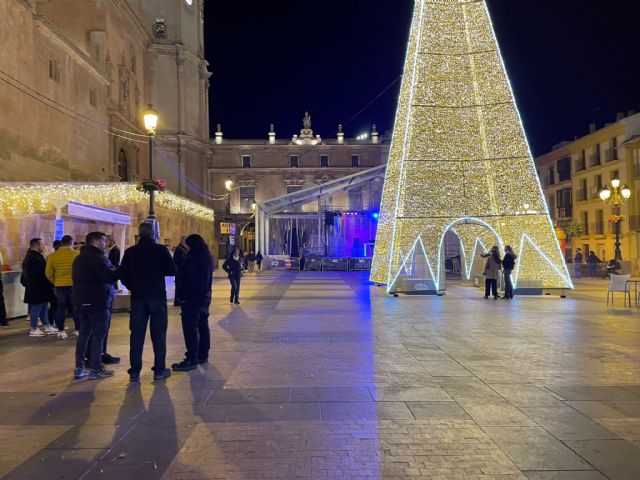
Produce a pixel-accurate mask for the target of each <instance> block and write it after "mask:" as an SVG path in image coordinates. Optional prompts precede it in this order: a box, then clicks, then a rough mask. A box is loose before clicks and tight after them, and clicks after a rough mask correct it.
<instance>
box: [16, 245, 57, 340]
mask: <svg viewBox="0 0 640 480" xmlns="http://www.w3.org/2000/svg"><path fill="white" fill-rule="evenodd" d="M43 252H44V243H43V242H42V240H41V239H40V238H33V239H31V241H30V242H29V250H27V254H26V255H25V257H24V260H23V261H22V275H21V277H20V283H22V285H23V286H24V287H25V290H24V303H26V304H28V305H29V319H30V321H31V331H30V332H29V336H31V337H42V336H44V335H47V334H49V335H53V334H57V333H58V329H57V328H54V327H52V326H51V325H50V324H49V316H48V310H49V302H50V301H51V299H52V298H53V285H51V283H50V282H49V280H48V279H47V276H46V275H45V267H46V266H47V261H46V260H45V258H44V256H43V255H42V253H43ZM38 320H40V321H41V322H42V325H43V326H44V332H43V331H42V330H40V329H38Z"/></svg>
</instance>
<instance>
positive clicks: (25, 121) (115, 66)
mask: <svg viewBox="0 0 640 480" xmlns="http://www.w3.org/2000/svg"><path fill="white" fill-rule="evenodd" d="M203 7H204V1H203V0H183V1H177V0H155V1H153V2H149V1H142V0H108V1H104V0H7V1H4V2H2V3H1V4H0V41H2V45H3V49H2V50H1V51H0V99H1V100H0V102H1V104H2V112H3V115H2V116H1V117H0V162H1V163H2V169H1V173H0V181H55V180H68V181H135V180H139V179H142V178H144V177H146V176H148V148H147V145H146V139H145V138H144V135H145V134H146V132H145V130H144V127H143V121H142V116H143V112H144V110H145V109H146V108H147V105H148V104H153V108H154V109H155V110H157V111H158V113H159V124H158V129H157V140H156V146H157V150H156V152H154V175H155V176H158V177H163V178H166V179H167V181H168V188H169V189H170V190H172V191H174V192H176V193H179V194H182V195H185V196H189V197H191V198H194V199H196V200H197V199H199V198H201V193H202V191H204V190H206V188H207V185H206V179H207V176H206V166H207V159H208V156H209V155H210V153H209V152H210V150H209V148H208V145H209V122H208V88H209V80H208V78H209V73H208V70H207V62H206V60H205V59H204V47H203V45H204V41H203V30H204V27H203Z"/></svg>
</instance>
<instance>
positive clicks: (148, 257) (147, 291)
mask: <svg viewBox="0 0 640 480" xmlns="http://www.w3.org/2000/svg"><path fill="white" fill-rule="evenodd" d="M138 233H139V235H140V240H138V244H137V245H134V246H132V247H129V248H127V250H126V251H125V252H124V256H123V257H122V264H121V267H120V271H121V277H120V278H121V280H122V283H123V284H124V286H125V287H127V288H128V289H129V290H130V291H131V318H130V321H129V328H130V329H131V344H130V345H131V350H130V353H129V358H130V361H131V368H130V369H129V379H130V380H131V381H132V382H138V381H140V371H141V370H142V351H143V348H144V338H145V336H146V334H147V323H149V329H150V330H151V341H152V342H153V353H154V356H155V361H154V365H153V369H152V370H153V372H154V375H153V378H154V379H155V380H162V379H164V378H167V377H169V376H170V375H171V370H169V369H168V368H166V366H165V360H166V356H167V325H168V316H167V290H166V287H165V277H171V276H175V274H176V266H175V264H174V263H173V259H172V258H171V254H170V253H169V250H167V248H166V247H165V246H164V245H158V244H157V243H156V241H155V239H154V233H153V226H152V225H151V224H149V223H142V224H140V227H139V228H138Z"/></svg>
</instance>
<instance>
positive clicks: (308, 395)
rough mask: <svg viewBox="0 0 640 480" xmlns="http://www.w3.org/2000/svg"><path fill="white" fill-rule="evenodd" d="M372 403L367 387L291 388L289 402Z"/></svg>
mask: <svg viewBox="0 0 640 480" xmlns="http://www.w3.org/2000/svg"><path fill="white" fill-rule="evenodd" d="M367 401H373V398H372V397H371V392H370V391H369V389H368V388H367V387H293V388H292V389H291V402H367Z"/></svg>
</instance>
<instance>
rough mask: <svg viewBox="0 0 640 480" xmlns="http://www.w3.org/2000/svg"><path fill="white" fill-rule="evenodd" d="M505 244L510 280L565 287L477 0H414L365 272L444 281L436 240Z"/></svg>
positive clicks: (434, 283) (429, 283)
mask: <svg viewBox="0 0 640 480" xmlns="http://www.w3.org/2000/svg"><path fill="white" fill-rule="evenodd" d="M447 231H451V232H453V233H455V234H456V235H458V237H459V238H460V240H461V246H462V248H461V253H462V256H463V257H464V259H463V261H462V262H461V263H462V264H463V267H462V270H463V272H464V274H465V275H466V276H467V277H468V276H469V275H470V274H471V270H472V268H473V264H474V263H476V264H477V263H478V258H477V257H478V255H477V253H478V252H480V251H484V250H486V249H488V248H490V247H491V246H492V245H499V246H500V247H501V248H502V247H504V245H507V244H510V245H511V246H512V247H513V249H514V250H515V251H516V253H517V254H518V261H517V263H516V268H515V270H514V273H513V279H514V281H515V283H516V287H520V288H527V287H529V288H572V283H571V279H570V277H569V273H568V271H567V268H566V265H565V263H564V259H563V257H562V254H561V252H560V247H559V244H558V241H557V238H556V236H555V232H554V229H553V226H552V223H551V220H550V218H549V213H548V210H547V207H546V205H545V202H544V198H543V194H542V189H541V188H540V183H539V182H538V177H537V175H536V170H535V166H534V163H533V159H532V157H531V153H530V150H529V145H528V143H527V139H526V137H525V134H524V129H523V126H522V121H521V119H520V116H519V113H518V110H517V107H516V104H515V100H514V97H513V93H512V91H511V87H510V85H509V80H508V78H507V74H506V71H505V68H504V64H503V62H502V57H501V56H500V51H499V48H498V44H497V41H496V38H495V35H494V32H493V28H492V25H491V19H490V17H489V12H488V10H487V7H486V4H485V2H484V1H478V0H429V1H426V0H416V3H415V10H414V16H413V23H412V26H411V33H410V38H409V47H408V52H407V59H406V64H405V68H404V78H403V81H402V87H401V91H400V99H399V104H398V110H397V114H396V123H395V128H394V132H393V141H392V145H391V151H390V155H389V162H388V166H387V173H386V178H385V184H384V192H383V197H382V207H381V212H380V220H379V225H378V234H377V240H376V247H375V254H374V259H373V266H372V272H371V280H372V281H374V282H378V283H384V284H386V285H387V289H388V290H389V291H396V290H401V291H402V290H405V289H406V290H432V291H440V290H443V289H444V272H443V270H444V268H443V263H444V259H443V250H444V249H443V241H444V236H445V233H446V232H447Z"/></svg>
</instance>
